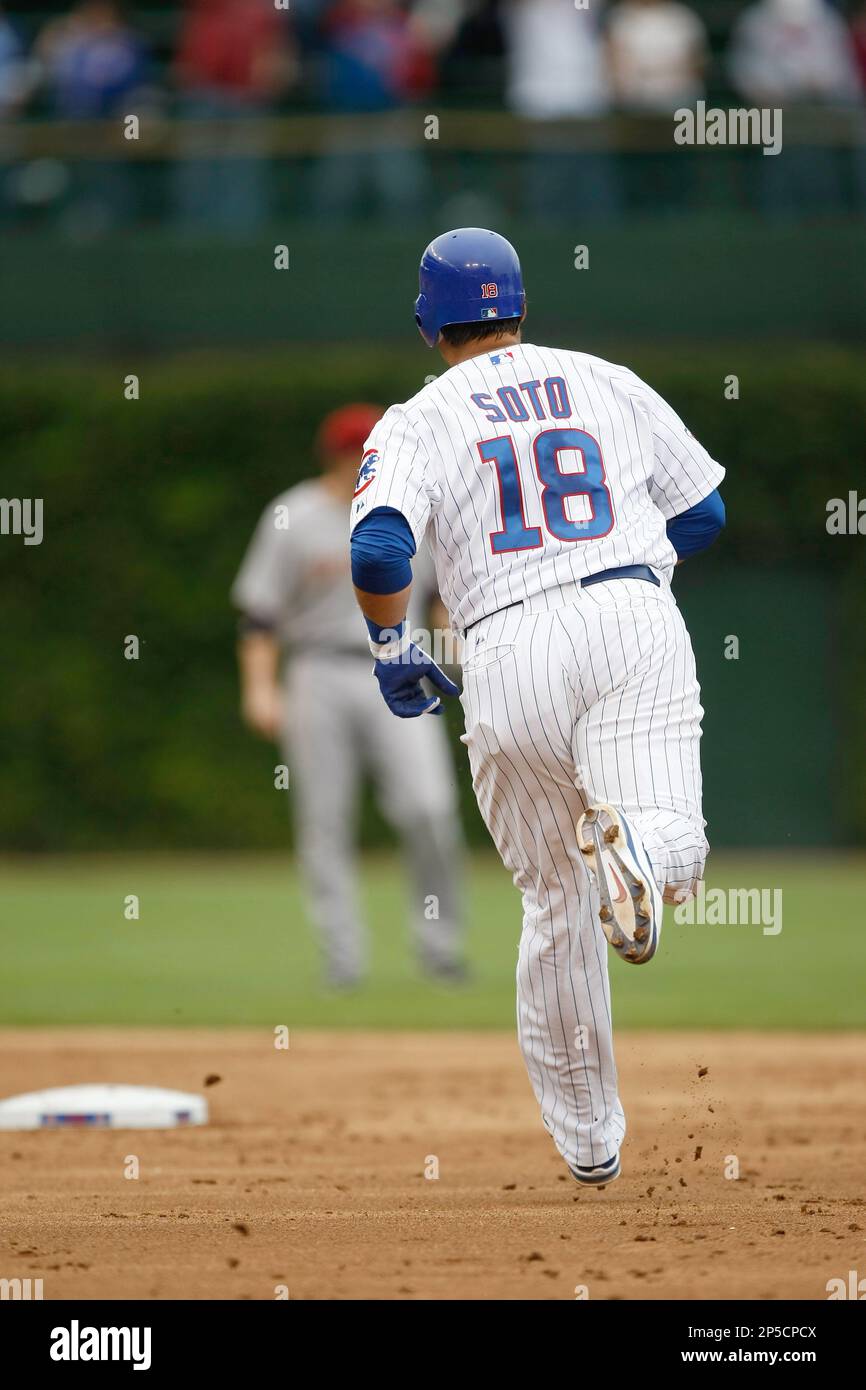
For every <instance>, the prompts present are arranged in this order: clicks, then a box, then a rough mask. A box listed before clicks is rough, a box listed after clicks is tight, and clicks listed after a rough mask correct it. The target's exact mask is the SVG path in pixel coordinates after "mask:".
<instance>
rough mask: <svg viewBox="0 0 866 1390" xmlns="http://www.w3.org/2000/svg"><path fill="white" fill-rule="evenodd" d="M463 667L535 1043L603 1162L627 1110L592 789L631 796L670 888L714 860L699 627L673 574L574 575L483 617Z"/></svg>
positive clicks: (553, 1103) (528, 1045)
mask: <svg viewBox="0 0 866 1390" xmlns="http://www.w3.org/2000/svg"><path fill="white" fill-rule="evenodd" d="M463 685H464V690H463V707H464V713H465V716H466V733H465V735H464V742H465V743H466V744H467V746H468V749H469V758H470V764H471V768H472V778H473V785H474V788H475V794H476V797H477V799H478V805H479V807H480V809H481V814H482V815H483V817H484V820H485V822H486V824H487V827H488V829H489V830H490V833H491V835H492V837H493V840H494V842H495V844H496V847H497V849H498V850H499V853H500V855H501V857H502V860H503V863H504V864H505V865H506V867H507V868H509V869H510V870H511V871H512V873H513V875H514V882H515V884H516V885H517V887H518V888H519V889H520V891H521V893H522V895H523V932H522V936H521V941H520V950H519V958H518V967H517V1019H518V1033H519V1038H520V1045H521V1049H522V1051H523V1056H524V1058H525V1061H526V1066H527V1069H528V1071H529V1076H530V1080H531V1081H532V1085H533V1088H534V1090H535V1094H536V1096H537V1098H538V1102H539V1104H540V1106H541V1112H542V1118H543V1120H544V1123H545V1125H546V1126H547V1128H548V1130H549V1131H550V1133H551V1134H552V1136H553V1138H554V1140H555V1142H556V1146H557V1148H558V1149H559V1152H560V1153H561V1154H562V1156H563V1158H564V1159H565V1160H566V1162H567V1163H568V1164H569V1165H571V1166H574V1165H575V1164H580V1165H587V1166H594V1165H596V1164H598V1163H603V1162H604V1161H605V1160H606V1159H608V1158H610V1157H611V1156H612V1155H613V1153H614V1152H615V1151H616V1150H617V1149H618V1147H619V1145H620V1143H621V1141H622V1138H623V1136H624V1134H625V1117H624V1114H623V1109H622V1105H621V1104H620V1100H619V1097H618V1095H617V1076H616V1067H615V1065H614V1055H613V1037H612V1027H611V1010H610V990H609V984H608V966H607V955H608V947H607V942H606V940H605V938H604V935H603V933H602V931H601V926H600V924H599V922H598V916H597V914H598V906H599V904H598V900H597V892H596V890H595V888H594V886H593V884H592V881H591V878H590V876H589V874H588V871H587V870H586V868H585V866H584V864H583V861H582V857H581V855H580V852H579V850H578V848H577V840H576V835H575V823H576V821H577V820H578V819H579V817H580V815H581V814H582V812H583V811H584V810H585V809H586V807H587V806H588V805H590V804H591V803H593V802H596V801H606V802H609V803H610V804H611V805H613V806H618V807H621V808H622V809H623V810H624V811H625V812H626V814H627V815H628V816H629V817H630V819H631V821H632V823H633V825H634V826H635V827H636V828H637V830H638V833H639V834H640V835H641V837H642V839H643V842H644V845H645V846H646V849H647V853H648V855H649V858H650V861H651V863H652V865H653V869H654V872H655V876H656V879H657V881H658V884H659V886H660V888H662V890H663V891H664V892H665V893H666V896H667V897H668V900H671V899H672V897H673V895H674V894H675V893H679V894H681V895H682V894H688V893H689V892H691V891H693V888H694V885H695V883H696V881H697V880H698V879H700V878H701V877H702V875H703V866H704V861H705V858H706V854H707V849H708V846H707V842H706V839H705V836H704V824H705V822H704V820H703V817H702V815H701V773H700V760H699V743H700V736H701V716H702V714H703V710H702V708H701V704H700V688H699V686H698V682H697V677H696V674H695V661H694V655H693V653H692V647H691V642H690V640H689V635H688V633H687V631H686V628H685V624H684V623H683V619H682V616H681V614H680V611H679V609H678V608H677V606H676V603H675V601H674V598H673V595H672V594H671V592H670V587H669V585H668V584H667V583H665V582H664V581H662V585H661V587H659V588H656V587H655V586H654V585H652V584H650V583H648V582H647V581H645V580H640V579H614V580H607V581H604V582H602V583H598V584H595V585H592V586H590V587H587V588H581V587H580V586H579V585H569V586H567V587H565V588H561V589H556V590H550V591H547V592H544V593H541V594H538V595H536V596H534V597H533V598H531V599H527V600H524V601H523V602H522V603H518V604H516V605H514V606H513V607H511V608H507V609H504V610H502V611H501V612H499V613H495V614H493V615H492V616H491V617H489V618H485V619H482V621H481V622H479V623H477V624H476V625H475V626H473V627H472V628H471V629H470V630H469V631H468V632H467V634H466V640H465V648H464V655H463ZM621 968H624V969H630V968H634V967H629V966H625V965H624V966H622V967H621ZM640 968H646V969H656V968H658V967H657V965H648V966H646V967H640Z"/></svg>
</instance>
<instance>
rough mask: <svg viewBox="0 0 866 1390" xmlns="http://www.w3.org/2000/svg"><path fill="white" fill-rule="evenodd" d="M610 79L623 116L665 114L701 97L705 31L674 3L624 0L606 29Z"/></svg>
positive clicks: (668, 0) (612, 12) (700, 23)
mask: <svg viewBox="0 0 866 1390" xmlns="http://www.w3.org/2000/svg"><path fill="white" fill-rule="evenodd" d="M608 51H609V56H610V69H611V79H612V82H613V87H614V91H615V93H616V98H617V102H618V104H619V105H620V106H621V107H623V109H625V110H627V111H637V112H640V111H646V112H658V113H659V114H666V113H670V112H673V111H675V110H676V109H677V108H678V107H680V106H690V105H692V104H693V103H694V102H695V101H697V99H698V98H699V97H701V96H703V91H704V84H703V72H704V64H705V61H706V30H705V28H704V25H703V22H702V21H701V20H700V19H699V18H698V16H697V15H696V14H695V13H694V11H692V10H690V9H687V7H686V6H685V5H680V4H677V2H676V0H623V3H622V4H619V5H616V6H614V8H613V10H612V11H611V14H610V21H609V27H608Z"/></svg>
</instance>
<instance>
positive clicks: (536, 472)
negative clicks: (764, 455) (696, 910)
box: [351, 227, 724, 1186]
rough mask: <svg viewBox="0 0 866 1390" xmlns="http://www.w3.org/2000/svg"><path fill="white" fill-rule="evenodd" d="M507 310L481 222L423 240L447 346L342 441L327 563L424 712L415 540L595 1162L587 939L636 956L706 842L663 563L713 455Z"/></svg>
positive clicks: (608, 1101)
mask: <svg viewBox="0 0 866 1390" xmlns="http://www.w3.org/2000/svg"><path fill="white" fill-rule="evenodd" d="M525 312H526V307H525V295H524V290H523V283H522V278H521V271H520V264H519V261H518V258H517V254H516V252H515V250H514V248H513V247H512V246H511V245H510V244H509V243H508V242H507V241H506V240H504V238H503V237H501V236H498V235H497V234H496V233H495V232H491V231H485V230H483V229H481V228H475V227H464V228H461V229H460V230H457V231H452V232H446V233H444V235H442V236H439V237H437V238H436V240H435V241H433V242H431V244H430V245H429V246H428V247H427V250H426V251H425V252H424V255H423V257H422V260H421V270H420V294H419V295H418V298H417V300H416V304H415V319H416V323H417V325H418V327H419V329H420V331H421V334H422V336H423V338H424V340H425V341H426V342H427V343H428V345H429V346H431V347H434V346H435V347H438V349H439V352H440V354H441V356H442V357H443V358H444V360H445V363H446V366H447V369H448V370H447V371H445V372H444V373H443V374H442V375H441V376H440V377H439V378H438V379H437V380H436V381H434V382H432V383H430V384H429V385H427V386H425V387H424V389H423V390H421V391H419V392H418V394H417V395H416V396H413V397H412V399H411V400H409V401H406V402H405V403H404V404H403V405H394V406H392V407H391V409H390V410H388V411H387V412H386V414H385V415H384V416H383V418H382V420H381V421H379V423H378V424H377V425H376V428H375V429H374V430H373V431H372V433H371V435H370V437H369V439H368V440H367V442H366V445H365V449H364V455H363V462H362V468H361V479H360V480H359V484H358V492H357V495H356V498H355V500H354V502H353V504H352V512H351V524H352V546H351V549H352V573H353V579H354V582H355V587H356V594H357V598H358V602H359V604H360V606H361V609H362V612H363V613H364V616H365V618H366V620H367V627H368V629H369V634H370V646H371V649H372V652H373V654H374V657H375V666H374V671H375V675H376V678H377V679H378V682H379V686H380V687H381V691H382V694H383V695H384V698H385V701H386V703H387V704H388V705H389V706H390V708H391V709H392V710H393V711H394V713H396V714H398V715H401V716H402V717H403V718H412V717H415V716H424V715H426V714H428V713H433V714H435V713H437V712H438V708H439V702H440V699H441V697H442V695H445V694H447V695H454V694H457V693H458V691H457V687H456V686H454V685H453V684H452V682H451V681H450V680H448V678H447V676H446V675H445V674H444V672H442V671H441V670H439V668H438V667H436V666H435V664H434V663H433V662H432V661H431V660H430V659H429V657H427V656H425V655H424V654H423V653H422V652H420V651H419V650H418V648H417V647H416V646H415V645H414V644H413V643H412V641H411V637H410V632H409V626H408V623H407V621H406V612H407V604H408V600H409V594H410V586H411V571H410V559H411V556H412V555H413V554H414V552H415V551H416V548H418V547H420V546H421V543H422V541H423V540H424V538H425V537H427V538H429V540H430V543H431V545H432V549H433V554H434V559H435V562H436V571H437V575H438V579H439V587H440V591H441V593H442V596H443V598H444V600H445V603H446V605H447V607H448V611H449V614H450V618H451V622H452V625H453V627H454V628H455V629H456V630H457V632H458V633H460V634H462V636H463V639H464V644H465V645H464V651H463V693H462V704H463V709H464V714H465V721H466V733H465V735H464V742H465V743H466V745H467V747H468V750H469V760H470V765H471V769H472V779H473V785H474V788H475V794H476V797H477V799H478V805H479V807H480V809H481V813H482V815H483V817H484V819H485V821H486V824H487V826H488V829H489V830H490V833H491V835H492V837H493V839H494V841H495V843H496V846H497V849H498V850H499V853H500V855H501V857H502V860H503V862H504V863H505V865H506V866H507V868H509V869H510V870H511V872H512V873H513V875H514V882H515V884H516V885H517V886H518V887H519V889H520V891H521V893H522V896H523V932H522V936H521V940H520V950H519V959H518V974H517V990H518V1000H517V1011H518V1030H519V1037H520V1045H521V1048H522V1051H523V1055H524V1058H525V1060H526V1065H527V1068H528V1071H529V1076H530V1079H531V1081H532V1085H533V1087H534V1090H535V1094H536V1096H537V1098H538V1102H539V1104H540V1106H541V1112H542V1117H543V1120H544V1123H545V1125H546V1126H547V1128H548V1130H549V1131H550V1133H551V1134H552V1136H553V1138H554V1141H555V1143H556V1146H557V1148H558V1149H559V1152H560V1153H561V1154H562V1156H563V1158H564V1159H565V1161H566V1163H567V1164H568V1166H569V1168H570V1170H571V1172H572V1174H573V1175H574V1177H575V1178H576V1179H577V1181H578V1182H580V1183H583V1184H587V1185H596V1186H600V1185H603V1184H604V1183H606V1182H610V1181H611V1180H612V1179H613V1178H616V1177H618V1176H619V1172H620V1147H621V1145H622V1141H623V1136H624V1134H625V1117H624V1114H623V1108H622V1105H621V1103H620V1099H619V1096H618V1094H617V1075H616V1068H615V1065H614V1054H613V1040H612V1030H611V1012H610V993H609V985H608V970H607V956H606V950H605V943H604V937H606V938H607V940H608V942H609V943H610V945H611V947H612V948H613V950H614V951H615V952H616V953H617V954H618V955H620V956H621V957H622V958H623V959H624V960H625V961H628V962H630V963H631V964H634V965H641V964H645V963H646V962H648V961H650V960H651V959H652V957H653V955H654V954H655V951H656V948H657V946H658V941H659V933H660V931H661V925H662V900H663V899H664V900H666V901H668V902H670V901H674V900H679V899H682V898H684V897H686V896H688V895H689V894H691V893H692V892H693V891H694V889H695V886H696V883H697V881H698V880H699V879H700V878H701V877H702V875H703V869H704V862H705V859H706V855H707V851H708V845H707V841H706V839H705V836H704V825H705V822H704V819H703V816H702V814H701V773H700V761H699V741H700V736H701V716H702V714H703V710H702V709H701V704H700V690H699V687H698V682H697V678H696V674H695V661H694V656H693V653H692V648H691V643H690V641H689V636H688V633H687V631H686V628H685V626H684V623H683V620H682V617H681V615H680V612H679V609H678V608H677V605H676V603H675V601H674V598H673V595H672V593H671V575H672V573H673V569H674V566H675V564H676V563H677V560H678V559H682V558H684V557H685V556H687V555H689V554H691V553H693V552H695V551H697V550H700V549H701V548H703V547H704V546H706V545H708V544H709V543H710V541H711V540H712V539H713V538H714V537H715V535H716V534H717V533H718V531H719V530H720V529H721V527H722V525H723V524H724V507H723V505H722V502H721V499H720V497H719V494H718V491H717V485H718V483H719V482H720V481H721V479H722V478H723V477H724V469H723V468H721V467H720V465H719V464H718V463H715V462H714V461H713V459H712V458H711V457H710V456H709V454H708V453H707V452H706V450H705V449H704V448H702V446H701V445H700V444H699V443H698V442H697V440H696V439H694V438H693V436H692V435H691V434H690V433H689V431H688V430H687V429H686V427H685V425H684V424H683V423H682V421H681V420H680V419H679V418H678V417H677V415H676V414H675V413H674V411H673V410H672V409H671V408H670V406H669V405H667V404H666V403H665V401H663V400H662V399H661V397H660V396H658V395H656V393H655V392H654V391H653V390H651V389H650V387H649V386H647V385H645V383H644V382H643V381H641V380H640V378H639V377H637V376H635V374H634V372H631V371H629V369H628V368H627V367H620V366H614V365H612V364H611V363H609V362H604V361H602V360H601V359H600V358H597V357H591V356H589V355H587V354H585V353H580V352H570V351H561V350H558V349H556V350H555V349H552V348H544V347H536V346H534V345H532V344H529V343H524V342H523V341H522V326H523V320H524V316H525ZM425 677H426V678H427V680H428V681H429V683H430V686H429V687H427V688H425V686H424V685H422V683H421V681H422V678H425ZM421 722H422V723H424V722H427V721H426V720H424V719H423V718H422V719H421ZM599 927H600V928H601V931H599ZM602 933H603V934H604V935H602Z"/></svg>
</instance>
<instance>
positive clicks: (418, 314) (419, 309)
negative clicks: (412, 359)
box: [415, 292, 439, 348]
mask: <svg viewBox="0 0 866 1390" xmlns="http://www.w3.org/2000/svg"><path fill="white" fill-rule="evenodd" d="M429 320H430V306H429V305H428V303H427V296H426V294H424V293H423V292H422V293H421V294H419V296H418V298H417V299H416V300H415V322H416V323H417V325H418V332H419V333H420V334H421V337H422V338H423V339H424V342H425V343H426V344H427V346H428V347H429V348H431V347H435V345H436V339H437V338H438V337H439V330H438V328H437V329H436V330H435V332H431V328H432V327H433V325H431V323H430V321H429Z"/></svg>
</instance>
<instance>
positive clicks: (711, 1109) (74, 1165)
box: [0, 1030, 866, 1299]
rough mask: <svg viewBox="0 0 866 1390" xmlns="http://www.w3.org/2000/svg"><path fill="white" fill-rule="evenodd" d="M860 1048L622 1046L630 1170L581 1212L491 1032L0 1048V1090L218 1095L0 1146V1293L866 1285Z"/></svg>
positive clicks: (502, 1293) (585, 1194) (822, 1292)
mask: <svg viewBox="0 0 866 1390" xmlns="http://www.w3.org/2000/svg"><path fill="white" fill-rule="evenodd" d="M864 1049H866V1039H864V1037H863V1036H858V1035H852V1034H846V1035H838V1036H808V1035H807V1036H803V1035H801V1036H794V1035H791V1036H781V1035H744V1034H694V1033H676V1034H675V1033H669V1034H660V1033H642V1034H637V1033H632V1034H626V1035H624V1036H623V1037H622V1038H621V1039H620V1041H619V1063H620V1071H621V1082H622V1093H623V1098H624V1101H625V1105H626V1110H627V1113H628V1117H629V1123H630V1132H629V1138H628V1139H627V1141H626V1145H625V1148H624V1150H623V1164H624V1176H623V1177H622V1179H621V1180H620V1181H619V1182H617V1183H615V1184H612V1185H611V1186H609V1187H608V1188H607V1189H606V1190H605V1191H603V1192H593V1191H584V1190H581V1191H578V1190H576V1189H575V1186H574V1184H573V1183H572V1181H571V1179H570V1178H568V1176H567V1174H565V1173H564V1170H563V1165H562V1163H561V1161H560V1160H559V1158H558V1157H557V1155H556V1152H555V1150H554V1148H553V1145H552V1143H551V1141H550V1140H549V1139H548V1137H547V1135H546V1134H545V1132H544V1130H543V1128H542V1126H541V1123H540V1119H539V1116H538V1113H537V1110H536V1106H535V1101H534V1098H533V1096H532V1094H531V1092H530V1089H529V1085H528V1082H527V1080H526V1076H525V1073H524V1071H523V1065H522V1062H521V1060H520V1056H519V1053H518V1050H517V1045H516V1042H515V1040H514V1039H513V1038H512V1037H511V1036H503V1035H500V1034H495V1033H493V1034H490V1033H481V1034H465V1033H464V1034H433V1033H426V1034H405V1033H394V1034H372V1033H361V1034H358V1033H348V1032H347V1033H327V1034H326V1033H303V1034H292V1036H291V1045H290V1048H289V1049H288V1050H287V1051H278V1050H276V1049H275V1047H274V1045H273V1038H272V1037H271V1036H269V1035H268V1034H267V1033H266V1032H262V1033H250V1032H201V1031H197V1032H158V1031H148V1032H145V1031H108V1030H106V1031H97V1030H87V1031H83V1030H76V1031H67V1032H63V1033H51V1032H24V1031H15V1032H8V1031H7V1032H5V1033H2V1034H0V1059H2V1060H0V1095H8V1094H10V1093H13V1092H19V1091H24V1090H30V1089H35V1088H39V1087H43V1086H49V1085H65V1084H71V1083H73V1082H77V1081H126V1082H139V1083H149V1084H155V1085H166V1086H173V1087H174V1086H176V1087H179V1088H181V1089H184V1090H195V1091H201V1090H202V1089H203V1087H204V1082H205V1079H206V1078H207V1077H214V1076H216V1077H218V1078H219V1080H218V1081H215V1082H212V1084H211V1085H210V1086H209V1087H208V1088H207V1095H208V1097H209V1099H210V1101H211V1107H212V1123H211V1124H210V1125H209V1126H208V1127H207V1128H204V1129H198V1130H186V1131H183V1130H175V1131H170V1132H167V1133H141V1132H138V1133H131V1132H126V1133H120V1132H113V1133H112V1132H107V1131H74V1132H69V1131H66V1132H64V1131H53V1132H48V1131H46V1132H40V1133H35V1134H10V1133H3V1134H0V1278H14V1277H16V1276H18V1277H28V1276H29V1277H30V1278H31V1279H35V1278H42V1279H43V1281H44V1297H45V1298H46V1299H52V1298H225V1299H237V1298H249V1299H273V1298H274V1297H276V1296H279V1290H280V1286H284V1288H285V1289H287V1290H288V1296H289V1297H290V1298H292V1299H344V1298H376V1299H413V1298H414V1299H438V1298H459V1299H500V1298H505V1299H524V1298H532V1299H535V1298H543V1299H551V1298H553V1299H563V1298H564V1299H573V1298H574V1297H575V1290H576V1288H577V1287H578V1286H586V1288H587V1289H588V1295H589V1297H590V1298H594V1299H598V1298H601V1299H610V1298H622V1299H634V1298H665V1297H679V1298H690V1299H701V1298H750V1299H775V1298H782V1297H793V1298H802V1299H824V1298H826V1297H827V1289H826V1285H827V1281H828V1279H830V1278H832V1277H836V1276H838V1277H841V1278H844V1279H846V1280H847V1278H848V1271H849V1270H859V1271H860V1275H861V1277H862V1276H863V1275H866V1249H864V1239H866V1193H864V1183H863V1174H864V1171H866V1075H864V1072H866V1069H864V1066H863V1060H864ZM129 1155H136V1156H137V1158H138V1160H139V1163H140V1176H139V1178H138V1179H129V1178H125V1177H124V1165H125V1163H126V1161H127V1158H128V1156H129ZM731 1155H733V1156H735V1158H736V1160H738V1162H739V1178H738V1179H736V1180H733V1179H731V1178H727V1177H726V1176H725V1169H726V1164H727V1165H728V1169H729V1171H730V1168H731V1160H730V1157H729V1156H731ZM430 1156H435V1158H436V1159H437V1160H438V1168H439V1176H438V1178H435V1179H434V1178H432V1177H431V1178H428V1177H425V1164H426V1165H427V1170H428V1172H432V1171H433V1164H432V1162H431V1160H430ZM282 1296H285V1295H284V1294H283V1295H282Z"/></svg>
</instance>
